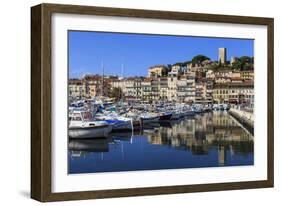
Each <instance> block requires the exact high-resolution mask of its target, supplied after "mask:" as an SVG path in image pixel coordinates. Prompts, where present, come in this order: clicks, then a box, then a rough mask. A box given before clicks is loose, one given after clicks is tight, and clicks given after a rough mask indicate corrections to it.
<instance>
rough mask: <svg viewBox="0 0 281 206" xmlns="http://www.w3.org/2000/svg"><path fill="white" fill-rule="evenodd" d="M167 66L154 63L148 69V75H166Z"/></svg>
mask: <svg viewBox="0 0 281 206" xmlns="http://www.w3.org/2000/svg"><path fill="white" fill-rule="evenodd" d="M167 74H168V68H167V67H166V66H165V65H156V66H153V67H150V68H149V69H148V77H162V76H167Z"/></svg>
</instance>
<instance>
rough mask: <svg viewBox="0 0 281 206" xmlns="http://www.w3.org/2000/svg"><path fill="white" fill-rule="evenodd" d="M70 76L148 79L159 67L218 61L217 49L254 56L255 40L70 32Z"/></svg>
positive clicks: (228, 56) (237, 55)
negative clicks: (149, 72) (205, 59)
mask: <svg viewBox="0 0 281 206" xmlns="http://www.w3.org/2000/svg"><path fill="white" fill-rule="evenodd" d="M68 40H69V76H70V78H74V77H78V78H79V77H81V76H82V75H83V74H89V73H91V74H102V66H101V64H102V62H103V64H104V73H105V75H119V76H120V75H121V73H122V64H123V65H124V70H123V76H146V75H147V69H148V67H150V66H153V65H156V64H174V63H176V62H184V61H188V60H191V59H192V57H194V56H196V55H198V54H202V55H206V56H208V57H209V58H211V59H212V60H217V59H218V48H219V47H225V48H227V59H228V60H230V58H231V56H236V57H240V56H253V55H254V40H248V39H228V38H208V37H190V36H168V35H147V34H125V33H105V32H92V31H90V32H85V31H82V32H81V31H69V39H68Z"/></svg>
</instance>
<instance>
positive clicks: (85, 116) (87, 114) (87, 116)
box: [82, 112, 93, 121]
mask: <svg viewBox="0 0 281 206" xmlns="http://www.w3.org/2000/svg"><path fill="white" fill-rule="evenodd" d="M82 115H83V120H84V121H87V120H91V119H93V116H92V113H91V112H83V113H82Z"/></svg>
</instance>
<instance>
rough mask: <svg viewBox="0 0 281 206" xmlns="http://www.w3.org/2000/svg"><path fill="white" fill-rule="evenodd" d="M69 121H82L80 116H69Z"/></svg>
mask: <svg viewBox="0 0 281 206" xmlns="http://www.w3.org/2000/svg"><path fill="white" fill-rule="evenodd" d="M69 120H70V121H82V118H81V115H80V114H71V115H70V116H69Z"/></svg>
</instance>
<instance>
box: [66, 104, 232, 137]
mask: <svg viewBox="0 0 281 206" xmlns="http://www.w3.org/2000/svg"><path fill="white" fill-rule="evenodd" d="M216 108H217V106H216V107H214V105H201V104H193V105H187V104H183V103H182V104H158V105H157V104H134V105H130V104H128V103H127V102H118V103H114V104H112V103H111V104H101V103H100V102H98V103H97V101H89V100H88V101H79V102H73V103H71V104H70V105H69V137H70V138H73V139H80V138H81V139H82V138H104V137H108V135H109V134H110V133H112V132H113V133H114V132H123V131H133V130H137V129H141V128H142V126H143V125H145V124H152V123H157V122H166V121H173V120H180V119H182V118H186V117H193V116H194V115H195V114H200V113H204V112H210V111H212V110H217V109H216ZM219 108H221V107H219ZM222 108H223V109H224V110H227V107H226V106H223V107H222Z"/></svg>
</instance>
